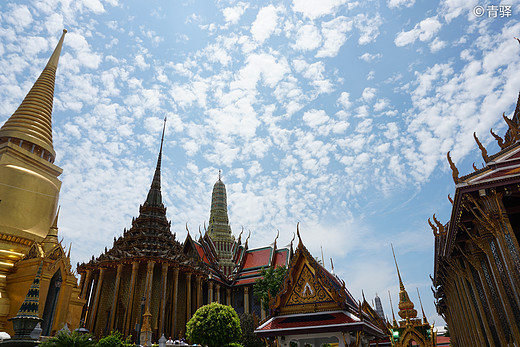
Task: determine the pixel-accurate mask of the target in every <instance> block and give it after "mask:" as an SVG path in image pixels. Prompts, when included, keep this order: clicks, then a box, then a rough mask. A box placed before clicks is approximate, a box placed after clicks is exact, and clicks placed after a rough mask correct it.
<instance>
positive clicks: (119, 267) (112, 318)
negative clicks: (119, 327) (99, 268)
mask: <svg viewBox="0 0 520 347" xmlns="http://www.w3.org/2000/svg"><path fill="white" fill-rule="evenodd" d="M122 270H123V264H122V263H120V264H117V273H116V283H115V284H114V295H113V297H112V308H111V309H110V331H112V330H114V322H115V320H116V315H117V301H118V300H119V284H120V283H121V271H122Z"/></svg>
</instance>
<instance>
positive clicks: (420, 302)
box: [415, 287, 428, 324]
mask: <svg viewBox="0 0 520 347" xmlns="http://www.w3.org/2000/svg"><path fill="white" fill-rule="evenodd" d="M415 289H417V296H419V304H421V312H422V316H423V322H424V323H425V324H426V323H428V319H427V318H426V315H425V314H424V308H423V305H422V301H421V294H420V293H419V288H417V287H416V288H415Z"/></svg>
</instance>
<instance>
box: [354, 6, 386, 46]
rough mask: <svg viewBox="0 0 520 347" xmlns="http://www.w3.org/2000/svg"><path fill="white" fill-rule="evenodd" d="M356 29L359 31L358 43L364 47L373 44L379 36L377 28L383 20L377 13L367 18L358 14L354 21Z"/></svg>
mask: <svg viewBox="0 0 520 347" xmlns="http://www.w3.org/2000/svg"><path fill="white" fill-rule="evenodd" d="M354 23H355V26H356V28H357V29H358V30H359V39H358V43H359V44H360V45H366V44H368V43H370V42H374V41H375V40H376V38H377V37H378V36H379V27H380V26H381V25H382V24H383V20H382V19H381V16H380V15H379V13H376V15H375V16H373V17H369V16H367V15H366V14H358V15H357V16H356V17H355V20H354Z"/></svg>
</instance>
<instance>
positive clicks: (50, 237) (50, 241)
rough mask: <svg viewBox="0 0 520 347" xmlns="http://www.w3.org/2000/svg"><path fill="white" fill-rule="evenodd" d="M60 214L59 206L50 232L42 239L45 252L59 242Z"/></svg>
mask: <svg viewBox="0 0 520 347" xmlns="http://www.w3.org/2000/svg"><path fill="white" fill-rule="evenodd" d="M59 214H60V207H59V206H58V211H57V212H56V217H54V222H53V223H52V225H51V227H50V228H49V233H48V234H47V236H46V237H45V238H44V239H43V241H42V247H43V250H44V251H45V252H49V251H50V250H52V249H53V248H54V246H56V245H57V244H58V216H59Z"/></svg>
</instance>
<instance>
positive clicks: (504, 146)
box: [489, 128, 507, 149]
mask: <svg viewBox="0 0 520 347" xmlns="http://www.w3.org/2000/svg"><path fill="white" fill-rule="evenodd" d="M489 132H490V133H491V136H493V137H494V138H495V140H497V143H498V146H499V147H500V149H504V148H506V147H507V145H506V144H505V143H504V139H503V138H501V137H500V136H499V135H497V134H495V133H494V132H493V128H491V129H489Z"/></svg>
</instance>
